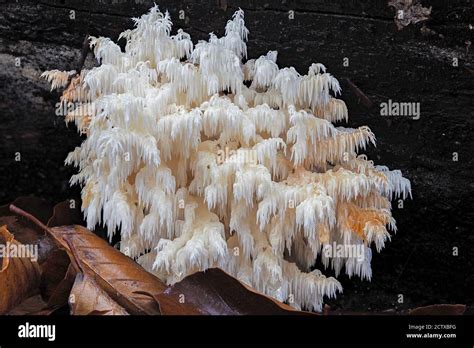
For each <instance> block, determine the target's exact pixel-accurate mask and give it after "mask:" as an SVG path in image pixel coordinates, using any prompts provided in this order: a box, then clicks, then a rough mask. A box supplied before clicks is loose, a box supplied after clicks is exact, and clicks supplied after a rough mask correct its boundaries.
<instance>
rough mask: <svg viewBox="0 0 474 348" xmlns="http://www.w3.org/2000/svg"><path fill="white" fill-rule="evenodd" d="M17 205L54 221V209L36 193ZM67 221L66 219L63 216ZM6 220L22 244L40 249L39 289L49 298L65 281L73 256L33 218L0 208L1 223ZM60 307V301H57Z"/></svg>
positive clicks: (43, 218)
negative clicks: (33, 220)
mask: <svg viewBox="0 0 474 348" xmlns="http://www.w3.org/2000/svg"><path fill="white" fill-rule="evenodd" d="M14 204H19V205H21V206H22V207H23V208H24V209H28V210H30V211H32V212H33V214H38V216H39V217H40V218H39V219H40V221H42V222H45V221H48V220H51V214H52V213H53V209H52V208H51V207H50V206H49V205H48V204H47V203H46V202H45V201H44V200H42V199H39V198H36V197H34V196H26V197H19V198H17V199H16V200H15V201H14ZM63 215H64V214H63ZM62 221H66V219H64V218H63V219H62ZM2 223H4V224H6V225H7V229H8V230H9V232H11V233H12V234H13V236H14V238H15V240H17V241H18V242H20V243H22V244H28V245H33V246H35V247H37V248H38V249H37V250H38V260H37V261H38V265H39V267H40V271H41V280H40V284H39V290H40V291H41V295H42V299H43V300H44V301H49V297H50V296H51V294H52V293H53V292H55V288H56V287H57V286H58V285H59V283H60V282H62V281H63V279H64V276H65V273H66V271H67V269H68V266H69V263H70V261H69V257H68V255H67V253H66V252H65V251H64V250H61V249H59V248H58V245H57V243H56V242H55V241H54V240H53V239H52V238H51V236H49V235H48V234H46V233H45V231H44V230H43V229H42V228H40V227H39V226H38V225H37V224H35V223H33V222H31V221H29V220H28V219H26V218H25V217H23V216H21V215H16V214H15V215H12V212H11V211H10V210H9V209H8V211H7V210H6V208H5V206H2V207H0V225H1V224H2ZM73 282H74V278H72V280H71V281H70V286H69V290H70V289H71V287H72V284H73ZM68 295H69V293H67V294H66V295H65V296H62V297H61V298H62V299H65V301H64V303H63V304H62V305H65V304H67V297H68ZM56 305H57V306H60V304H59V303H56Z"/></svg>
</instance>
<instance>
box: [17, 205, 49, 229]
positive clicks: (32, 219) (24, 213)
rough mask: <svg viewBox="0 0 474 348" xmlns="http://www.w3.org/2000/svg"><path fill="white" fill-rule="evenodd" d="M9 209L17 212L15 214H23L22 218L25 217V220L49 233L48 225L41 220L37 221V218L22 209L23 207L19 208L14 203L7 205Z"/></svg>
mask: <svg viewBox="0 0 474 348" xmlns="http://www.w3.org/2000/svg"><path fill="white" fill-rule="evenodd" d="M9 209H10V211H11V212H13V213H15V214H17V215H20V216H23V217H24V218H26V219H27V220H29V221H31V222H33V223H34V224H35V225H37V226H38V227H40V228H41V229H43V230H44V231H46V232H48V233H50V234H51V231H50V229H49V227H48V226H46V225H45V224H43V223H42V222H41V221H39V220H38V219H37V218H35V217H34V216H33V215H31V214H30V213H27V212H26V211H24V210H23V209H21V208H18V207H17V206H16V205H14V204H10V205H9Z"/></svg>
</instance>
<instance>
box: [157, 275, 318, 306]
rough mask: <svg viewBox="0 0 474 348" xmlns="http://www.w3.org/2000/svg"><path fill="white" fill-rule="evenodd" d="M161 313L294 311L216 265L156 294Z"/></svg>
mask: <svg viewBox="0 0 474 348" xmlns="http://www.w3.org/2000/svg"><path fill="white" fill-rule="evenodd" d="M155 298H156V300H157V301H158V302H159V303H160V308H161V312H162V314H164V315H166V314H206V315H290V314H293V315H294V314H311V313H309V312H301V311H297V310H295V309H293V308H291V307H290V306H288V305H286V304H284V303H281V302H278V301H276V300H274V299H272V298H270V297H268V296H265V295H263V294H260V293H257V292H255V291H254V290H251V289H250V288H249V287H247V286H246V285H244V284H243V283H241V282H240V281H239V280H237V279H236V278H234V277H232V276H230V275H229V274H227V273H225V272H224V271H222V270H221V269H219V268H211V269H208V270H206V271H204V272H198V273H194V274H192V275H190V276H188V277H186V278H184V279H183V280H182V281H180V282H179V283H176V284H174V285H173V286H171V287H169V288H168V289H166V291H164V292H163V293H161V294H159V295H157V296H155Z"/></svg>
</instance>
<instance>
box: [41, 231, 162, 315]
mask: <svg viewBox="0 0 474 348" xmlns="http://www.w3.org/2000/svg"><path fill="white" fill-rule="evenodd" d="M49 230H50V232H51V234H52V235H53V236H54V238H55V239H56V240H57V241H58V242H59V243H60V244H61V245H62V246H63V247H64V248H65V249H66V250H68V253H69V257H70V258H71V259H74V255H73V254H72V251H71V249H70V247H69V245H72V246H73V247H74V249H75V251H76V253H77V257H78V258H79V260H78V261H79V262H80V265H81V268H82V269H83V271H84V273H85V275H88V276H89V277H91V278H92V279H94V280H95V282H96V283H97V285H98V286H99V287H101V288H102V289H103V290H104V291H105V292H106V293H107V294H108V295H109V296H110V297H111V298H112V299H113V300H115V301H116V302H117V303H118V304H119V305H121V306H122V307H123V308H125V310H126V311H127V312H129V313H130V314H160V309H159V306H158V304H157V303H156V301H155V300H154V298H153V296H154V295H157V294H159V293H161V292H163V291H164V290H165V289H166V285H165V284H163V283H162V282H161V281H160V280H159V279H158V278H157V277H155V276H154V275H152V274H151V273H148V272H147V271H145V270H144V269H143V268H142V267H141V266H140V265H138V264H137V263H136V262H135V261H133V260H132V259H131V258H129V257H127V256H125V255H124V254H122V253H121V252H120V251H118V250H116V249H114V248H113V247H111V246H110V245H109V244H108V243H107V242H106V241H105V240H103V239H101V238H100V237H98V236H96V235H95V234H94V233H92V232H91V231H89V230H87V229H86V228H84V227H82V226H77V225H75V226H61V227H53V228H51V229H49Z"/></svg>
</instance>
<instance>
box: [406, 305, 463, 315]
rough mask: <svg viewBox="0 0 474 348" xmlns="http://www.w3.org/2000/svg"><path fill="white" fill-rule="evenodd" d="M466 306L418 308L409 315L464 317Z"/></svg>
mask: <svg viewBox="0 0 474 348" xmlns="http://www.w3.org/2000/svg"><path fill="white" fill-rule="evenodd" d="M465 310H466V306H465V305H463V304H436V305H431V306H426V307H418V308H415V309H412V310H410V311H409V312H408V314H409V315H463V314H464V311H465Z"/></svg>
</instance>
